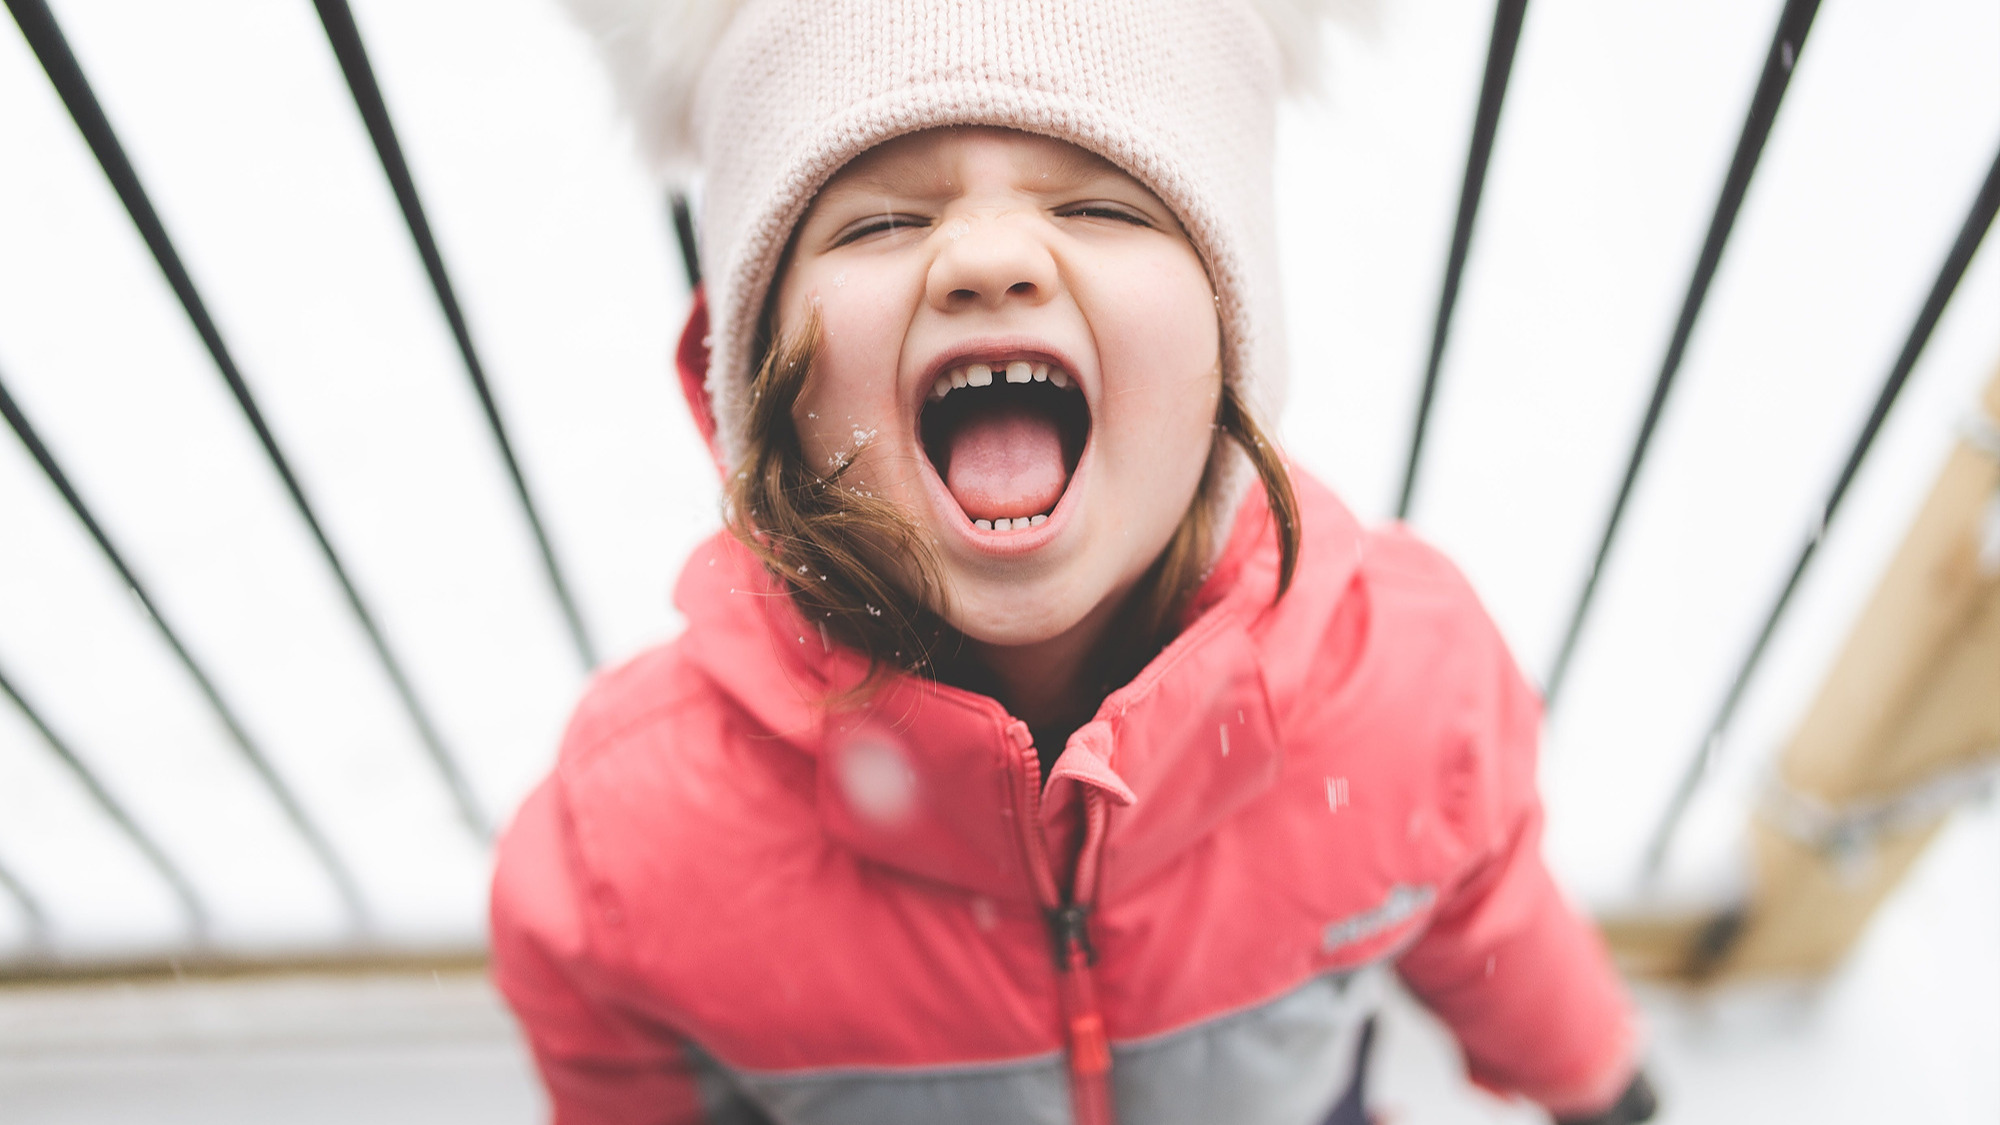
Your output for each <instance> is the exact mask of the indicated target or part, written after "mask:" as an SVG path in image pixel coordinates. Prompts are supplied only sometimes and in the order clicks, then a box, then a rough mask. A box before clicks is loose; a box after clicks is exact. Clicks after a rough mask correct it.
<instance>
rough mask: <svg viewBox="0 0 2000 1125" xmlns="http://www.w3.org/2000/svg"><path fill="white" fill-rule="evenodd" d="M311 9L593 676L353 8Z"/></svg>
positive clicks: (334, 1) (318, 4) (584, 637)
mask: <svg viewBox="0 0 2000 1125" xmlns="http://www.w3.org/2000/svg"><path fill="white" fill-rule="evenodd" d="M313 7H315V8H317V9H318V10H319V21H320V25H321V26H322V27H324V28H325V29H326V37H327V41H328V42H329V43H331V44H332V45H333V53H334V57H335V58H337V59H339V60H340V69H341V72H342V73H343V74H345V75H346V76H347V88H348V91H349V92H350V93H352V94H353V95H354V105H355V108H356V109H358V110H360V112H361V120H362V122H363V123H364V124H365V125H367V127H368V136H369V139H371V140H372V141H374V142H375V155H376V156H377V157H378V158H380V160H381V161H382V171H383V173H384V174H385V175H387V176H388V178H389V186H390V188H391V189H392V190H393V191H394V192H395V195H396V205H397V206H398V207H401V208H402V210H403V222H404V223H405V224H406V225H408V227H409V228H410V239H411V240H412V241H413V242H415V243H416V246H417V256H418V257H419V258H422V259H423V263H424V272H425V273H427V274H429V275H430V279H431V291H432V292H433V293H435V294H437V301H438V307H439V308H440V309H441V310H442V311H443V312H444V319H445V323H446V324H448V325H450V326H451V336H452V339H453V340H456V341H457V342H458V354H459V356H460V357H461V358H462V359H463V360H464V361H465V373H466V375H467V376H468V377H470V378H471V380H472V390H473V393H474V394H476V395H477V396H478V397H479V408H480V410H481V411H482V412H484V414H485V416H486V428H487V430H488V431H489V432H490V433H491V434H492V435H493V444H494V445H495V446H497V447H498V448H499V450H500V460H501V461H502V462H503V463H504V464H505V465H506V467H507V477H508V479H509V480H510V481H511V482H512V483H513V486H514V498H515V499H516V500H517V501H519V502H520V505H521V514H522V515H523V516H525V517H526V518H527V521H528V530H529V531H530V532H531V533H532V534H533V535H534V538H535V546H536V548H537V549H538V550H539V551H540V552H541V558H542V571H543V573H544V574H545V575H546V576H547V578H548V581H549V588H550V589H551V590H552V591H553V592H554V594H555V598H556V603H557V605H558V606H559V607H560V608H561V610H562V614H563V621H564V622H565V623H566V624H567V625H568V626H569V635H570V640H571V641H572V642H573V643H574V644H575V646H576V654H577V658H578V659H579V660H581V661H583V667H584V670H585V671H588V670H590V669H591V668H594V667H596V666H597V650H596V648H595V647H594V646H593V645H592V644H591V642H590V634H589V632H588V631H587V630H586V629H585V627H584V623H583V615H582V614H581V613H580V612H578V610H577V605H576V599H575V598H573V597H571V596H570V589H569V583H568V581H567V580H565V579H564V577H563V571H562V566H561V565H560V564H559V563H557V562H556V553H555V548H554V547H553V546H551V545H550V543H549V536H548V532H547V530H546V529H545V528H543V526H542V518H541V515H540V514H539V512H538V511H537V510H536V507H535V501H534V498H533V496H532V495H530V493H529V491H528V481H527V478H526V477H525V476H523V475H522V473H521V463H520V462H519V461H518V460H517V459H516V458H515V456H514V443H513V442H512V441H510V440H508V438H507V427H506V425H505V424H504V423H503V422H502V421H501V420H500V406H499V404H498V403H496V402H495V401H494V399H493V391H492V388H491V387H490V386H488V384H487V382H486V368H485V366H484V365H482V364H481V363H480V362H479V353H478V352H477V351H476V350H475V349H474V348H473V345H472V332H471V330H470V329H468V328H467V327H466V324H465V313H464V312H463V311H462V310H461V309H460V308H459V305H458V296H457V294H456V292H455V291H454V290H453V289H452V286H451V277H450V275H449V274H447V273H446V272H445V268H444V256H443V255H442V254H440V253H439V252H438V246H437V239H436V238H434V237H433V236H432V235H431V225H430V220H429V219H427V218H425V217H424V205H423V201H422V200H421V199H420V198H418V196H417V185H416V181H415V180H414V179H412V178H411V176H410V166H409V163H408V162H407V161H405V160H404V159H403V146H402V144H401V143H400V142H398V141H397V139H396V129H395V125H394V124H393V123H392V122H391V121H390V120H389V107H388V105H387V104H386V103H385V102H384V101H383V100H382V90H381V88H380V87H379V86H378V85H377V84H376V82H375V71H374V68H373V67H371V66H370V65H369V63H368V53H367V51H366V50H364V49H363V47H362V44H361V30H360V28H358V27H356V26H355V23H354V13H353V12H352V11H351V10H350V9H349V8H348V6H347V0H313Z"/></svg>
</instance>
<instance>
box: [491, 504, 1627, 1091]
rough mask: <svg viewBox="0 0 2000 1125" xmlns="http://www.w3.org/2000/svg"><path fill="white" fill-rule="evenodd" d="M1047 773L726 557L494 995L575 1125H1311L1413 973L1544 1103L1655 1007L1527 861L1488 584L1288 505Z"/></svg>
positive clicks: (512, 929) (526, 827) (561, 787)
mask: <svg viewBox="0 0 2000 1125" xmlns="http://www.w3.org/2000/svg"><path fill="white" fill-rule="evenodd" d="M1299 484H1300V502H1301V504H1302V508H1303V511H1302V516H1303V519H1302V523H1303V526H1304V534H1305V542H1304V550H1303V554H1302V556H1301V562H1300V566H1299V570H1298V577H1297V581H1296V582H1295V583H1294V584H1293V586H1292V588H1291V590H1290V592H1289V593H1287V594H1286V596H1285V597H1284V598H1283V599H1282V600H1281V601H1279V602H1277V603H1276V605H1275V606H1274V605H1273V604H1272V593H1273V591H1274V589H1275V587H1276V572H1277V549H1276V545H1275V541H1274V536H1273V535H1272V534H1271V533H1270V516H1269V513H1268V510H1267V508H1266V506H1265V504H1264V502H1263V498H1262V494H1261V493H1253V494H1252V495H1251V496H1250V498H1249V499H1248V500H1247V501H1246V504H1245V506H1244V508H1243V510H1242V513H1241V514H1240V516H1239V518H1238V519H1237V521H1236V523H1237V526H1236V530H1235V532H1234V533H1233V536H1232V539H1231V542H1230V544H1229V545H1228V547H1227V549H1226V551H1225V553H1224V556H1223V559H1222V561H1221V563H1220V564H1219V565H1218V567H1217V568H1216V570H1215V572H1214V574H1213V575H1212V576H1211V577H1210V578H1209V580H1208V581H1207V582H1206V583H1205V585H1204V586H1203V588H1202V590H1201V591H1200V593H1199V595H1198V597H1197V599H1196V603H1195V605H1194V606H1193V608H1192V609H1191V610H1190V621H1189V623H1188V625H1187V626H1186V628H1185V630H1184V631H1183V632H1182V634H1181V635H1180V637H1179V638H1178V639H1177V640H1175V641H1174V643H1173V644H1172V645H1170V646H1169V647H1168V648H1167V650H1166V651H1165V652H1163V653H1161V654H1160V656H1159V657H1158V658H1157V659H1155V660H1154V661H1153V662H1152V663H1151V664H1150V665H1148V666H1147V667H1146V668H1145V670H1144V671H1143V672H1142V673H1141V674H1140V675H1139V676H1138V678H1137V679H1135V680H1134V681H1133V682H1132V683H1130V684H1128V685H1126V686H1125V687H1123V688H1121V689H1119V690H1118V691H1116V692H1114V693H1113V694H1112V695H1111V696H1110V698H1108V699H1106V700H1105V701H1104V705H1103V707H1102V708H1100V709H1099V711H1098V712H1097V715H1096V717H1095V718H1094V719H1093V720H1092V721H1091V722H1090V723H1088V724H1086V725H1085V726H1084V727H1083V728H1082V729H1080V730H1078V731H1077V732H1076V733H1075V734H1074V735H1073V736H1072V737H1071V738H1070V739H1069V742H1068V744H1067V746H1066V747H1065V748H1064V750H1063V753H1062V755H1061V757H1060V758H1059V759H1058V761H1057V762H1056V765H1055V767H1054V769H1053V770H1052V771H1051V777H1050V779H1049V780H1048V783H1047V785H1046V787H1044V786H1043V785H1042V783H1041V778H1040V768H1039V766H1038V763H1037V755H1036V752H1035V748H1034V747H1033V746H1032V745H1031V740H1030V736H1029V733H1028V728H1027V727H1026V726H1025V725H1023V724H1022V723H1021V722H1019V721H1018V720H1016V719H1014V718H1013V717H1011V716H1010V715H1009V714H1008V713H1007V712H1006V711H1005V710H1004V709H1003V708H1002V707H1001V706H1000V705H999V704H998V703H997V702H995V701H994V700H992V699H989V698H986V697H984V696H979V695H973V694H971V693H968V692H964V691H959V690H956V689H954V688H950V687H944V686H940V685H938V684H936V683H934V682H930V681H927V680H920V679H916V678H912V677H898V678H895V679H893V680H892V681H891V682H890V684H889V686H888V687H887V688H886V689H885V690H883V691H882V692H881V693H880V694H879V695H877V696H875V697H874V699H873V702H872V704H871V705H870V706H868V707H866V708H865V709H861V710H829V709H828V708H826V707H824V706H822V705H821V703H820V701H821V700H823V699H825V698H827V697H828V694H829V692H830V691H833V690H837V689H838V688H841V687H844V686H846V685H849V684H852V683H853V682H855V680H856V679H857V678H858V677H859V676H860V674H861V672H862V670H863V669H862V668H861V666H860V660H859V658H858V657H857V656H856V655H855V654H853V653H851V652H849V651H846V650H844V649H841V648H839V647H837V646H829V645H828V644H826V642H825V641H824V639H823V637H822V635H821V634H820V633H819V631H818V630H817V629H816V628H814V627H812V626H811V625H808V624H806V623H805V622H804V621H802V620H801V619H800V617H799V616H798V614H797V613H796V612H795V610H794V609H793V607H792V604H791V603H790V601H789V600H788V599H786V598H785V597H783V596H781V595H779V594H778V593H777V588H776V587H775V586H774V584H773V582H772V581H771V580H770V579H769V577H768V576H766V575H765V574H764V573H763V572H762V571H761V570H760V569H759V568H758V566H757V564H756V563H755V561H754V560H753V559H752V558H751V557H750V556H749V555H748V553H747V552H746V551H744V550H743V548H742V547H741V546H740V545H738V544H736V543H734V542H733V541H732V540H730V539H729V538H727V537H726V536H718V537H716V538H715V539H712V540H710V541H709V542H708V543H707V544H706V545H705V546H703V547H702V548H700V549H699V550H697V551H696V552H695V554H694V556H693V558H692V559H691V561H690V562H689V563H688V565H687V569H686V570H685V571H684V572H683V574H682V576H681V579H680V584H679V588H678V591H677V594H676V602H677V604H678V605H679V606H680V608H681V609H682V611H683V612H684V613H685V614H686V616H687V620H688V627H687V631H686V632H685V633H684V634H683V635H682V636H681V637H680V638H679V639H678V640H676V641H674V642H673V643H671V644H668V645H666V646H664V647H661V648H658V649H655V650H653V651H651V652H648V653H646V654H643V655H641V656H639V657H638V658H636V659H634V660H632V661H630V662H629V663H627V664H625V665H624V666H623V667H620V668H617V669H615V670H613V671H610V672H607V673H605V674H603V675H602V676H600V677H599V678H598V679H597V681H596V682H595V683H594V684H593V685H592V686H591V688H590V690H589V692H588V693H587V695H586V696H585V698H584V701H583V703H582V704H581V705H580V706H579V707H578V709H577V712H576V716H575V718H574V720H573V721H572V722H571V724H570V727H569V731H568V734H567V736H566V737H565V739H564V742H563V747H562V753H561V758H560V761H559V762H558V763H557V765H556V768H555V770H554V772H553V773H552V774H551V775H550V776H549V778H548V779H547V780H546V781H545V782H543V783H542V785H541V786H540V787H539V788H538V789H536V790H535V791H534V793H533V794H532V795H531V796H530V797H529V798H528V800H527V802H526V803H525V804H524V805H523V806H522V808H521V810H520V812H519V813H518V814H517V815H516V817H515V819H514V822H513V824H512V826H511V827H510V828H509V830H508V831H507V833H506V837H505V839H504V840H503V842H502V843H501V846H500V853H499V870H498V873H497V874H496V876H495V879H494V888H493V972H494V976H495V978H496V980H497V981H498V983H499V986H500V988H501V990H502V991H503V992H504V993H505V994H506V997H507V999H508V1001H509V1002H510V1003H511V1004H512V1005H513V1007H514V1010H515V1011H516V1012H517V1013H518V1014H519V1016H520V1018H521V1021H522V1023H523V1025H524V1026H525V1028H526V1030H527V1034H528V1038H529V1041H530V1042H531V1043H532V1045H533V1049H534V1053H535V1057H536V1060H537V1062H538V1063H539V1065H540V1067H541V1070H542V1074H543V1077H544V1079H545V1080H546V1082H547V1085H548V1089H549V1091H550V1094H551V1097H552V1099H553V1101H554V1105H555V1113H556V1120H557V1121H558V1122H559V1123H560V1125H599V1123H604V1125H611V1123H617V1125H637V1123H667V1122H676V1123H678V1122H718V1123H719V1122H765V1121H768V1122H781V1123H799V1125H827V1123H853V1125H899V1123H927V1125H928V1123H938V1122H1067V1121H1072V1120H1074V1121H1078V1122H1109V1121H1113V1120H1116V1121H1120V1122H1123V1123H1125V1125H1170V1123H1173V1125H1177V1123H1189V1125H1192V1123H1197V1122H1200V1123H1215V1122H1229V1123H1238V1125H1266V1123H1269V1125H1277V1123H1281V1122H1282V1123H1290V1125H1310V1123H1312V1122H1318V1121H1321V1120H1322V1119H1323V1118H1325V1117H1326V1115H1327V1113H1328V1110H1329V1107H1331V1106H1332V1105H1333V1103H1334V1101H1335V1100H1336V1099H1337V1098H1339V1097H1340V1096H1341V1093H1342V1091H1343V1090H1344V1089H1346V1088H1347V1087H1348V1086H1349V1084H1350V1083H1351V1082H1352V1081H1353V1078H1354V1075H1353V1073H1352V1072H1353V1069H1354V1066H1355V1053H1356V1052H1355V1045H1356V1042H1357V1039H1358V1037H1359V1034H1360V1028H1361V1026H1362V1024H1363V1022H1364V1021H1365V1020H1366V1019H1367V1017H1368V1015H1369V1014H1370V1013H1371V1012H1372V1011H1373V1010H1374V1007H1375V1005H1376V1003H1377V1000H1378V997H1379V995H1380V989H1381V988H1382V987H1383V985H1384V976H1385V974H1386V973H1387V972H1390V971H1394V972H1395V973H1397V974H1399V975H1400V976H1401V977H1402V979H1403V981H1404V982H1405V983H1406V984H1407V985H1408V986H1409V988H1410V989H1411V990H1412V991H1413V992H1414V993H1415V994H1416V995H1417V996H1418V997H1419V998H1420V999H1422V1000H1423V1001H1424V1002H1425V1003H1426V1004H1427V1005H1429V1006H1430V1007H1431V1008H1432V1009H1433V1010H1435V1011H1436V1012H1437V1014H1438V1015H1439V1016H1440V1017H1442V1019H1443V1020H1444V1022H1445V1023H1446V1024H1448V1025H1449V1026H1450V1027H1451V1029H1452V1030H1453V1032H1454V1033H1456V1035H1457V1037H1458V1039H1459V1041H1460V1043H1461V1044H1462V1045H1463V1047H1464V1050H1465V1054H1466V1057H1467V1059H1468V1060H1469V1062H1470V1066H1471V1068H1472V1072H1473V1077H1474V1078H1476V1079H1477V1080H1478V1081H1479V1082H1481V1083H1482V1084H1484V1085H1487V1086H1489V1087H1491V1088H1495V1089H1499V1090H1505V1091H1515V1092H1519V1093H1521V1094H1524V1095H1526V1096H1527V1097H1529V1098H1532V1099H1534V1100H1536V1101H1538V1102H1541V1103H1542V1104H1543V1105H1545V1106H1547V1107H1549V1108H1550V1109H1551V1110H1554V1111H1556V1112H1558V1113H1589V1112H1595V1111H1597V1110H1599V1109H1602V1108H1603V1107H1605V1106H1606V1105H1608V1104H1609V1103H1610V1102H1611V1101H1612V1100H1613V1099H1614V1098H1616V1097H1617V1095H1618V1093H1619V1091H1620V1090H1621V1089H1622V1088H1623V1087H1624V1085H1625V1083H1626V1082H1627V1080H1628V1079H1629V1078H1630V1077H1631V1075H1632V1073H1633V1070H1634V1067H1635V1059H1634V1052H1635V1048H1634V1031H1633V1024H1632V1020H1631V1015H1630V1011H1629V1008H1628V1004H1627V1001H1626V999H1625V996H1624V993H1623V991H1622V988H1621V986H1620V984H1619V981H1618V979H1617V977H1616V975H1615V974H1614V972H1613V970H1612V968H1611V966H1610V964H1609V962H1608V960H1607V958H1606V956H1605V953H1604V950H1603V948H1602V946H1601V944H1600V942H1599V941H1598V939H1597V937H1596V935H1595V932H1594V931H1593V930H1592V929H1591V928H1590V927H1589V926H1588V925H1587V924H1586V923H1585V922H1584V921H1582V920H1581V919H1579V918H1578V917H1577V915H1576V914H1575V913H1573V912H1572V911H1571V909H1570V908H1569V907H1568V906H1567V905H1566V904H1565V902H1564V899H1563V898H1562V896H1561V894H1560V893H1559V892H1558V891H1557V889H1556V887H1555V885H1554V883H1553V882H1551V880H1550V877H1549V874H1548V872H1547V870H1546V869H1545V867H1544V865H1543V862H1542V858H1541V854H1540V838H1541V822H1542V815H1541V808H1540V804H1539V802H1538V800H1537V797H1536V791H1535V750H1536V738H1537V722H1538V715H1539V706H1538V702H1537V700H1536V697H1535V695H1534V693H1533V691H1532V690H1531V689H1530V688H1529V687H1528V685H1527V684H1526V683H1524V682H1523V680H1522V678H1521V676H1520V674H1519V673H1518V672H1517V671H1516V670H1515V668H1514V665H1513V663H1512V661H1511V660H1510V659H1509V657H1508V654H1507V652H1506V650H1505V648H1504V646H1503V644H1502V642H1501V640H1500V637H1499V636H1498V634H1497V633H1496V631H1495V629H1494V627H1493V625H1492V623H1491V622H1490V621H1489V620H1488V618H1487V616H1486V614H1485V613H1484V612H1483V611H1482V609H1481V607H1480V605H1479V603H1478V601H1477V600H1476V599H1475V597H1474V596H1473V593H1472V591H1471V590H1470V589H1469V588H1468V587H1467V585H1466V583H1465V581H1464V579H1463V578H1462V577H1460V575H1459V574H1458V573H1457V572H1456V571H1455V570H1454V569H1453V568H1452V567H1451V566H1450V565H1449V564H1448V563H1446V562H1445V561H1444V560H1443V559H1442V558H1441V557H1440V556H1439V555H1438V554H1437V553H1436V552H1434V551H1432V550H1431V549H1429V548H1428V547H1426V546H1424V545H1423V544H1421V543H1419V542H1417V541H1416V540H1415V539H1414V538H1412V537H1411V536H1410V535H1408V534H1407V533H1406V532H1404V531H1403V530H1401V529H1400V528H1390V529H1388V530H1385V531H1380V532H1373V533H1369V532H1364V531H1363V530H1362V529H1361V528H1360V527H1359V526H1358V525H1357V524H1356V522H1355V521H1354V519H1353V517H1352V516H1351V515H1349V514H1348V512H1347V511H1346V509H1345V508H1343V507H1342V506H1341V504H1340V503H1339V501H1337V500H1336V499H1335V498H1334V497H1333V496H1332V494H1331V493H1329V492H1328V491H1327V490H1326V489H1325V488H1323V487H1322V486H1320V485H1318V484H1317V483H1315V482H1313V481H1311V480H1308V479H1305V478H1303V476H1301V478H1300V480H1299Z"/></svg>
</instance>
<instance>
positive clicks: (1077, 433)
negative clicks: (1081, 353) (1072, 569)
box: [918, 358, 1090, 531]
mask: <svg viewBox="0 0 2000 1125" xmlns="http://www.w3.org/2000/svg"><path fill="white" fill-rule="evenodd" d="M918 426H919V429H920V431H921V433H922V436H923V443H924V452H925V453H926V454H928V455H929V456H930V459H931V465H932V467H934V468H935V469H936V470H937V474H938V478H939V479H940V480H942V481H944V485H945V488H946V489H947V490H948V491H949V492H950V493H951V495H952V498H953V499H955V500H957V501H958V506H959V507H960V508H961V509H963V510H964V512H965V518H966V519H968V520H970V521H971V522H972V525H973V526H974V527H976V528H979V529H980V530H981V531H1022V530H1026V529H1027V528H1030V527H1040V526H1041V525H1042V524H1043V523H1045V522H1047V520H1048V517H1049V513H1050V512H1052V511H1054V510H1055V506H1056V504H1057V503H1058V502H1060V501H1061V500H1062V496H1063V492H1064V490H1065V489H1067V488H1068V487H1069V481H1070V477H1071V475H1072V474H1074V473H1075V472H1076V463H1077V459H1078V458H1079V457H1081V456H1082V455H1083V446H1084V440H1085V439H1086V438H1088V437H1089V436H1090V409H1089V407H1088V406H1086V405H1085V404H1084V400H1083V392H1081V391H1080V390H1078V389H1077V386H1076V381H1075V380H1074V379H1072V378H1071V377H1070V375H1069V373H1068V372H1066V371H1064V370H1063V369H1062V368H1060V367H1058V366H1056V365H1054V364H1051V363H1048V362H1046V361H1043V360H1039V359H1027V358H1021V359H1001V360H999V361H997V362H981V363H966V364H962V365H959V366H956V367H951V368H948V369H946V370H945V371H944V372H942V373H941V374H939V376H938V378H937V381H936V382H935V383H933V384H932V385H931V390H930V394H929V396H928V397H927V398H926V399H925V402H924V410H923V414H922V417H921V418H920V419H919V420H918Z"/></svg>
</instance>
